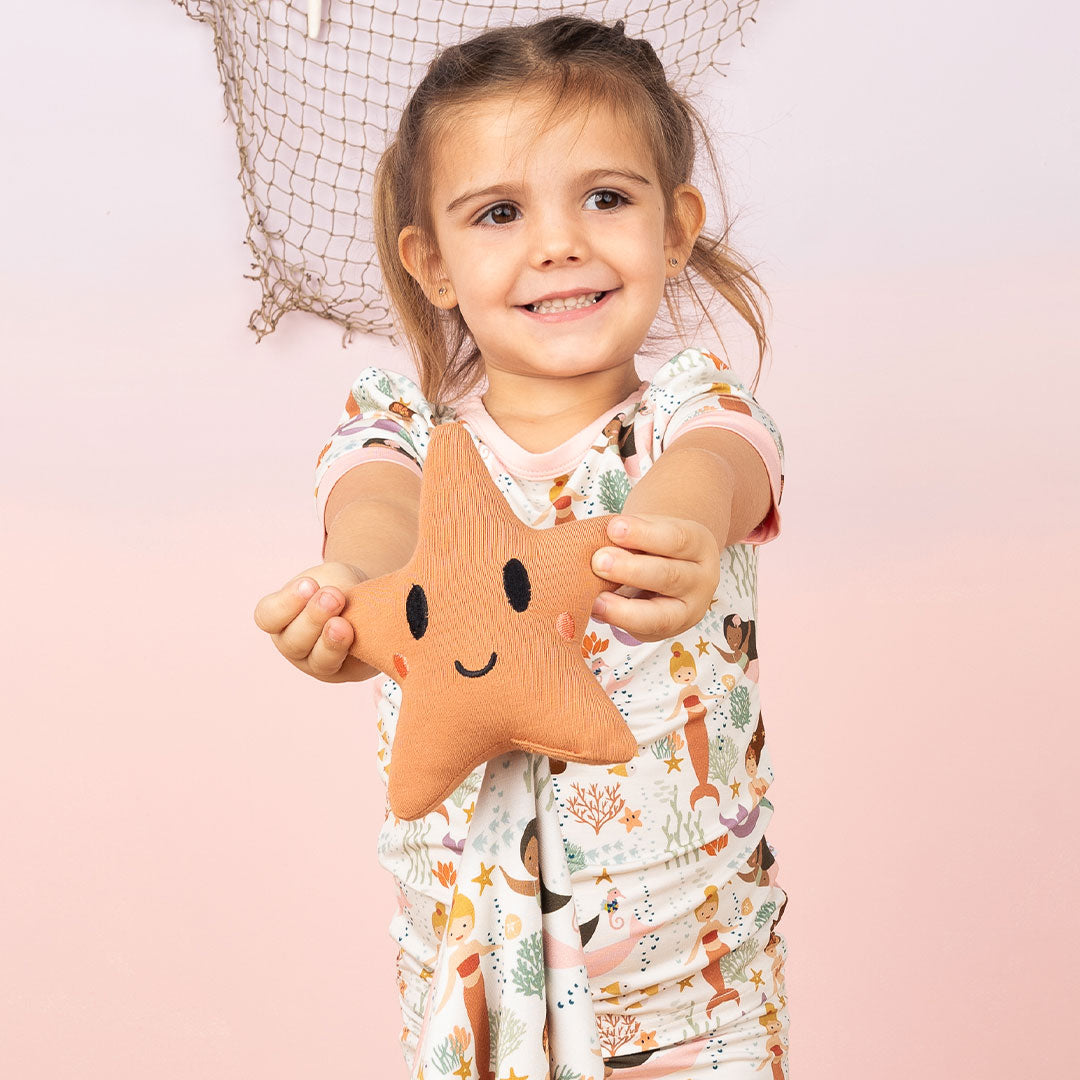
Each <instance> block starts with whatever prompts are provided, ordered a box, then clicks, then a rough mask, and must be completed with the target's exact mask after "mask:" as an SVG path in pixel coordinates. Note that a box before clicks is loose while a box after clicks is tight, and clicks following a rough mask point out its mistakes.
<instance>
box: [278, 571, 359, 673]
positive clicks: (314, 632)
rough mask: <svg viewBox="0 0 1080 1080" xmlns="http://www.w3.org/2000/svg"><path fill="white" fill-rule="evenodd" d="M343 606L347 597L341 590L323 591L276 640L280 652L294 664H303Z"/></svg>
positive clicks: (327, 589)
mask: <svg viewBox="0 0 1080 1080" xmlns="http://www.w3.org/2000/svg"><path fill="white" fill-rule="evenodd" d="M344 606H345V597H344V596H343V595H342V593H341V591H340V590H339V589H334V588H326V589H320V590H319V591H318V592H317V593H316V594H315V595H314V596H313V597H312V598H311V599H310V600H309V601H308V602H307V603H306V604H305V605H304V607H303V608H302V610H301V611H300V612H299V613H298V614H297V615H296V617H295V618H294V619H293V620H292V621H291V622H290V623H289V624H288V626H286V627H285V628H284V629H283V630H282V631H281V633H279V634H278V635H277V636H276V637H275V638H274V644H275V645H276V646H277V649H278V652H280V653H281V655H282V656H284V657H286V658H287V659H289V660H292V661H293V662H294V663H296V662H298V661H301V660H304V659H305V658H306V657H307V656H308V654H309V653H310V652H311V650H312V649H313V648H314V647H315V643H316V642H317V641H318V640H319V637H320V636H321V634H322V632H323V627H324V626H325V625H326V621H327V620H328V619H330V618H332V617H333V616H335V615H337V614H338V613H339V612H340V611H341V609H342V608H343V607H344ZM342 622H344V620H342Z"/></svg>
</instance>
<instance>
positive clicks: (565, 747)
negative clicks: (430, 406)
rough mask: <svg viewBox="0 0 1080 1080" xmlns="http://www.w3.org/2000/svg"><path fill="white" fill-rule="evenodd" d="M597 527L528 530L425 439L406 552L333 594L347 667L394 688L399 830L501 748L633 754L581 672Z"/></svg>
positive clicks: (594, 760) (602, 584) (622, 727)
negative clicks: (348, 641) (416, 517)
mask: <svg viewBox="0 0 1080 1080" xmlns="http://www.w3.org/2000/svg"><path fill="white" fill-rule="evenodd" d="M609 520H610V515H608V516H603V517H594V518H586V519H583V520H581V521H570V522H564V523H563V524H561V525H558V526H555V527H552V528H547V529H532V528H530V527H529V526H528V525H526V524H525V523H524V522H522V521H521V520H520V519H519V518H518V517H517V515H516V514H515V513H514V512H513V510H511V509H510V507H509V505H508V504H507V502H506V500H505V499H504V498H503V496H502V494H501V493H500V492H499V489H498V488H497V487H496V486H495V483H494V481H493V480H492V479H491V476H490V475H489V473H488V470H487V467H486V466H485V465H484V462H483V460H482V459H481V457H480V454H479V452H478V451H477V449H476V447H475V446H474V445H473V441H472V436H471V435H470V434H469V433H468V431H467V430H466V429H465V428H464V427H463V426H462V425H461V424H460V423H456V422H451V423H446V424H441V425H439V426H438V427H436V428H435V430H434V431H433V432H432V434H431V441H430V443H429V445H428V453H427V462H426V465H425V468H424V482H423V487H422V489H421V494H420V528H419V536H418V539H417V544H416V550H415V551H414V552H413V555H412V558H411V559H410V560H409V562H408V563H407V564H406V565H405V566H404V567H402V568H401V569H400V570H397V571H395V572H394V573H392V574H386V575H384V576H383V577H379V578H373V579H372V580H370V581H365V582H363V583H362V584H360V585H357V586H355V587H354V588H351V589H348V590H346V598H347V603H346V605H345V608H344V610H343V611H342V613H341V614H342V615H343V617H344V618H346V619H347V620H348V621H349V623H350V624H351V625H352V627H353V630H354V631H355V638H354V641H353V645H352V648H351V649H350V650H349V651H350V653H351V655H353V656H356V657H358V658H359V659H361V660H363V661H365V662H366V663H369V664H371V665H372V666H374V667H377V668H378V669H379V670H380V671H383V672H385V673H386V674H387V675H389V676H390V677H391V678H392V679H395V680H396V681H397V682H398V683H399V684H400V685H401V711H400V715H399V716H398V720H397V727H396V730H395V732H394V742H393V747H392V749H391V758H390V769H389V798H390V808H391V810H393V812H394V814H395V815H396V816H397V817H399V818H405V819H410V820H411V819H413V818H418V817H422V816H423V815H424V814H427V813H430V812H431V811H432V810H434V809H435V808H436V807H437V806H438V805H439V804H440V803H441V802H442V801H443V800H444V799H445V798H446V797H447V796H448V795H449V794H450V793H451V792H452V791H453V790H454V789H455V788H456V787H457V786H458V785H459V784H460V783H461V782H462V781H463V780H464V779H465V777H466V776H468V774H469V773H470V772H472V770H473V769H474V768H476V766H477V765H479V764H480V763H481V762H483V761H488V760H490V759H491V758H493V757H498V756H500V755H502V754H504V753H506V752H507V751H510V750H515V749H517V750H526V751H530V752H533V753H537V754H545V755H547V756H549V757H554V758H558V759H560V760H562V761H579V762H587V763H589V764H597V765H601V764H603V765H611V764H615V763H616V762H623V761H629V760H630V759H631V758H632V757H633V756H634V755H635V754H636V753H637V744H636V741H635V739H634V737H633V735H632V734H631V732H630V729H629V727H628V726H627V724H626V721H625V719H624V718H623V716H622V714H621V713H620V712H619V710H618V709H617V708H616V707H615V706H614V704H612V701H611V699H610V698H609V697H608V695H607V694H606V693H605V692H604V690H603V688H602V687H601V686H600V684H599V683H598V682H597V681H596V677H595V676H594V675H593V673H592V671H591V670H590V668H589V667H588V666H587V665H586V663H585V659H584V656H583V654H582V650H581V639H582V636H583V634H584V632H585V626H586V624H587V623H588V620H589V613H590V611H591V610H592V603H593V600H594V599H595V598H596V597H597V595H599V593H600V592H601V591H603V590H604V589H605V588H615V585H614V583H612V582H609V581H606V580H605V579H604V578H601V577H597V576H596V574H594V573H593V572H592V567H591V562H592V555H593V552H595V551H596V550H597V549H598V548H599V547H602V546H603V545H604V543H605V542H606V527H607V523H608V521H609Z"/></svg>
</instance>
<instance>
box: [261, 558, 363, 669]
mask: <svg viewBox="0 0 1080 1080" xmlns="http://www.w3.org/2000/svg"><path fill="white" fill-rule="evenodd" d="M366 580H367V577H366V575H365V574H364V573H363V571H362V570H360V569H358V568H357V567H355V566H350V565H349V564H348V563H342V562H326V563H320V564H319V565H318V566H313V567H312V568H311V569H310V570H305V571H304V572H303V573H302V574H297V575H296V577H294V578H292V579H291V580H290V581H288V582H286V583H285V585H284V586H282V588H280V589H278V591H277V592H272V593H268V594H267V595H266V596H264V597H263V598H262V599H261V600H260V601H259V602H258V603H257V604H256V605H255V625H256V626H258V628H259V629H260V630H265V631H266V633H268V634H269V635H270V636H271V637H272V639H273V642H274V645H275V647H276V648H277V651H278V652H279V653H281V655H282V656H284V657H285V659H286V660H288V661H289V663H290V664H292V665H293V667H295V668H299V669H300V670H301V671H303V672H304V673H305V674H307V675H311V676H313V677H314V678H316V679H318V680H319V681H320V682H331V683H337V682H359V681H360V680H362V679H366V678H369V677H370V676H371V675H373V674H374V673H375V670H376V669H375V668H373V667H372V666H371V665H370V664H365V663H364V662H363V661H362V660H357V659H356V657H355V656H350V655H349V647H350V646H351V645H352V643H353V637H354V636H355V635H354V634H353V628H352V626H350V625H349V623H348V622H347V621H346V620H345V619H342V618H339V617H338V612H339V611H341V610H342V608H344V606H345V594H344V592H343V590H344V589H349V588H351V587H352V586H354V585H359V584H360V583H361V582H362V581H366Z"/></svg>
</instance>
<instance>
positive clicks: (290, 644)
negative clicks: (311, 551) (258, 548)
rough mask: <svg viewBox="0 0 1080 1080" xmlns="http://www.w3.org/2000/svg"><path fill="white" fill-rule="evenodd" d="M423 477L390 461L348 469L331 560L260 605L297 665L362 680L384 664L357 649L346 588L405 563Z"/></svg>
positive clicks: (337, 499)
mask: <svg viewBox="0 0 1080 1080" xmlns="http://www.w3.org/2000/svg"><path fill="white" fill-rule="evenodd" d="M419 508H420V478H419V477H418V476H417V475H416V474H415V473H413V472H412V471H411V470H410V469H404V468H402V467H401V466H400V465H395V464H393V463H392V462H387V461H368V462H364V463H363V464H360V465H357V466H356V467H355V468H353V469H350V470H349V471H348V472H346V473H344V474H343V475H342V477H341V479H340V480H338V482H337V483H336V484H335V485H334V488H333V490H332V491H331V492H330V497H329V498H328V499H327V502H326V515H325V521H326V523H327V525H326V540H325V543H324V546H323V559H324V561H323V562H322V563H321V564H320V565H318V566H313V567H311V568H309V569H308V570H305V571H304V572H303V573H301V574H298V575H296V576H295V577H293V578H291V579H290V580H289V581H287V582H286V583H285V585H283V586H282V587H281V588H280V589H278V590H277V591H276V592H272V593H269V594H267V595H266V596H264V597H263V598H262V599H261V600H260V601H259V602H258V604H257V605H256V607H255V623H256V625H257V626H258V627H259V628H260V629H261V630H264V631H266V633H268V634H270V635H271V637H272V638H273V642H274V645H275V647H276V648H277V650H278V652H280V653H281V654H282V655H283V656H284V657H285V658H286V659H287V660H288V661H289V662H290V663H291V664H292V665H293V666H294V667H296V668H299V669H300V670H301V671H303V672H305V673H306V674H308V675H312V676H314V677H315V678H317V679H319V680H320V681H322V682H357V681H360V680H363V679H368V678H370V677H371V676H372V675H375V674H376V673H377V671H378V669H377V668H374V667H372V666H371V665H370V664H365V663H363V662H362V661H360V660H357V659H356V657H354V656H349V649H350V647H351V646H352V643H353V637H354V635H353V629H352V626H351V625H350V624H349V623H348V622H347V621H346V620H345V619H342V618H339V617H338V612H340V611H341V609H342V608H343V607H344V606H345V593H344V591H343V590H344V589H347V588H350V587H351V586H353V585H356V584H358V583H359V582H361V581H364V580H366V579H367V578H372V577H380V576H381V575H383V574H387V573H390V571H392V570H397V569H400V568H401V567H402V566H404V565H405V563H407V562H408V561H409V558H410V557H411V555H412V553H413V549H414V548H415V547H416V538H417V533H418V531H419Z"/></svg>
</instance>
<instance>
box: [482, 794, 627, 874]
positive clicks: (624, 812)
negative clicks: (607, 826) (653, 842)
mask: <svg viewBox="0 0 1080 1080" xmlns="http://www.w3.org/2000/svg"><path fill="white" fill-rule="evenodd" d="M619 821H621V822H622V823H623V824H624V825H625V826H626V831H627V832H630V831H631V830H632V829H641V828H643V827H644V826H642V824H641V811H640V810H634V811H633V812H631V810H630V807H629V806H628V807H627V808H626V809H625V810H624V811H623V816H622V817H621V818H619ZM480 865H481V866H483V863H481V864H480Z"/></svg>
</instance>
